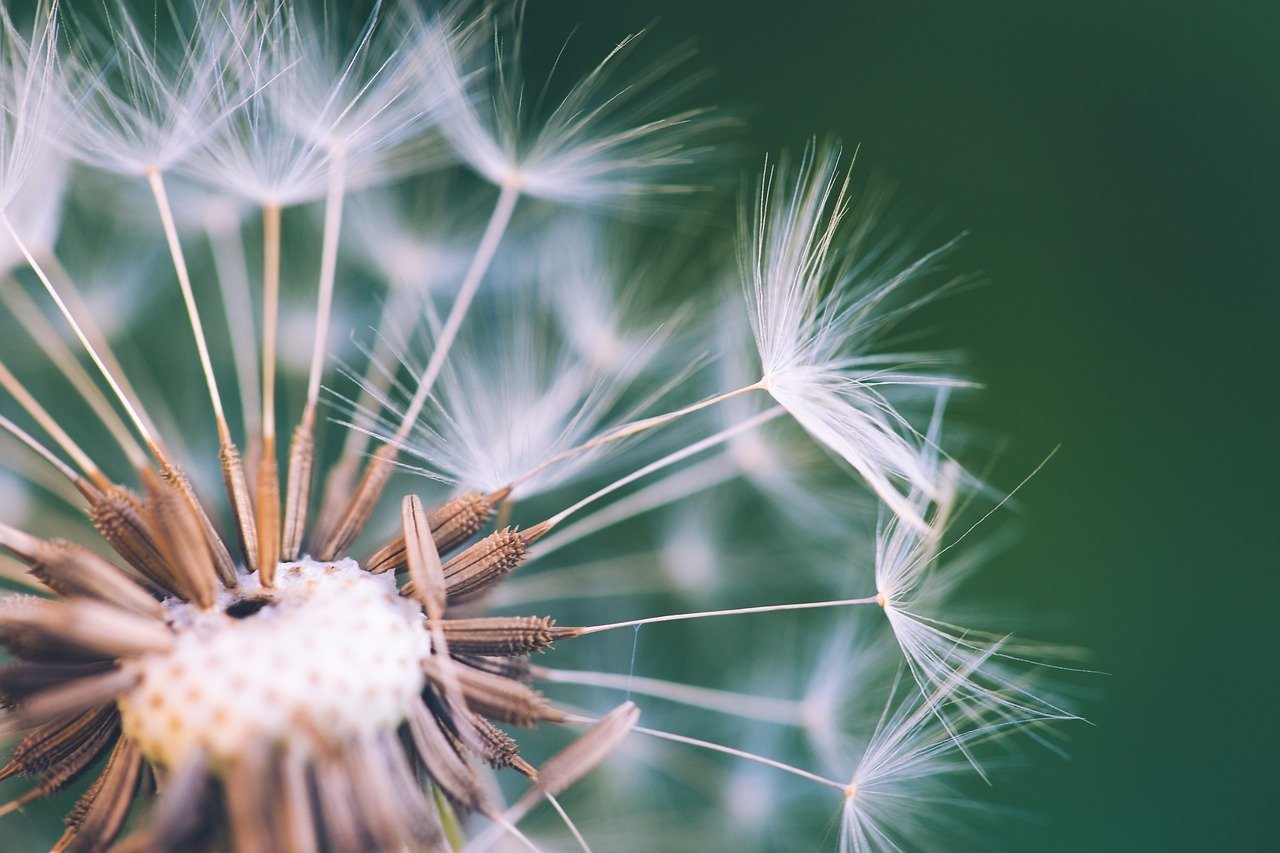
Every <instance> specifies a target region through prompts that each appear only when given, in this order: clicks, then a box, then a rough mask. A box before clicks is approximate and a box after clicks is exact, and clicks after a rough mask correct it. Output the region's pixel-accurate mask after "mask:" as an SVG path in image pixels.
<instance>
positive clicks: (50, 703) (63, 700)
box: [11, 669, 140, 728]
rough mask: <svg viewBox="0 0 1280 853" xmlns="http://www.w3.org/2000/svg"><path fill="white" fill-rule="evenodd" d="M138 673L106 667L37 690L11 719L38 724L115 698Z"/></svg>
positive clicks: (20, 723) (16, 722) (19, 724)
mask: <svg viewBox="0 0 1280 853" xmlns="http://www.w3.org/2000/svg"><path fill="white" fill-rule="evenodd" d="M139 680H140V676H139V675H138V674H137V673H136V672H131V671H129V670H125V669H114V670H108V671H107V672H104V673H102V674H101V675H91V676H89V677H87V678H81V679H78V680H76V681H72V682H69V683H67V684H64V685H62V686H60V687H54V688H51V689H49V690H46V691H44V692H43V693H39V694H37V695H36V696H34V697H32V698H31V699H30V700H28V701H27V702H24V703H23V705H22V708H21V709H20V710H19V712H18V713H17V714H15V715H14V716H13V717H12V718H11V719H12V722H13V724H14V726H15V728H23V727H27V726H34V725H39V724H41V723H45V722H48V721H50V720H56V719H59V718H61V717H66V716H70V715H72V714H79V713H82V712H84V711H87V710H89V709H90V708H96V707H98V706H99V705H103V704H106V703H108V702H112V701H114V700H115V698H116V697H117V696H119V695H120V694H121V693H124V692H125V691H126V690H129V689H131V688H133V687H134V686H136V685H137V683H138V681H139Z"/></svg>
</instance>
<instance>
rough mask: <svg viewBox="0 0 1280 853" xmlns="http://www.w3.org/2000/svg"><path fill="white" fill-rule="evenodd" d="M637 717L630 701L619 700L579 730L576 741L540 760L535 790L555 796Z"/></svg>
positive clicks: (624, 733)
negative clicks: (595, 721)
mask: <svg viewBox="0 0 1280 853" xmlns="http://www.w3.org/2000/svg"><path fill="white" fill-rule="evenodd" d="M639 719H640V709H639V708H637V707H636V705H635V703H634V702H623V703H622V704H621V705H619V706H618V707H616V708H614V709H613V710H612V711H610V712H609V713H608V714H606V715H605V716H604V717H602V718H601V719H600V721H599V722H597V723H596V724H595V725H593V726H592V727H591V728H589V729H587V730H586V731H585V732H583V733H582V734H581V735H580V736H579V737H578V738H577V739H576V740H574V741H573V742H572V743H570V744H569V745H568V746H566V747H565V748H564V749H562V750H560V751H559V752H557V753H556V754H555V755H553V756H551V758H549V759H547V761H546V762H545V763H543V765H542V767H541V769H540V770H539V771H538V781H537V783H536V785H537V787H538V789H539V790H541V791H543V792H544V793H546V794H547V795H550V796H556V795H557V794H559V793H560V792H561V791H563V790H564V789H565V788H568V787H569V786H570V785H572V784H574V783H575V782H577V781H578V780H579V779H581V778H582V777H583V776H586V775H587V774H588V773H590V772H591V771H592V770H594V769H595V768H596V767H598V766H599V765H600V763H601V762H602V761H604V760H605V759H606V758H608V757H609V754H610V753H612V752H613V751H614V749H616V748H617V746H618V744H619V743H621V742H622V739H623V738H625V737H626V736H627V735H628V734H630V733H631V730H632V729H633V728H635V725H636V721H637V720H639Z"/></svg>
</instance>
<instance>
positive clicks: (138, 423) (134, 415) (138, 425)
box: [0, 210, 156, 448]
mask: <svg viewBox="0 0 1280 853" xmlns="http://www.w3.org/2000/svg"><path fill="white" fill-rule="evenodd" d="M0 222H3V223H4V227H5V230H7V231H8V232H9V236H10V237H12V238H13V240H14V242H15V243H16V244H17V246H18V251H20V252H22V256H23V257H24V258H25V259H26V261H27V264H28V265H29V266H30V267H31V270H32V271H33V272H34V273H35V274H36V278H38V279H40V283H41V284H43V285H44V289H45V290H46V291H48V292H49V296H50V298H52V299H53V301H54V303H55V304H56V305H57V306H58V310H59V311H61V312H62V316H63V317H65V318H66V320H67V322H68V323H69V324H70V325H71V330H72V331H73V332H75V335H76V337H77V338H79V339H80V343H81V345H82V346H84V348H85V351H86V352H88V353H89V358H91V359H93V363H94V365H95V366H97V368H98V370H99V372H101V373H102V378H103V379H105V380H106V381H107V384H108V385H109V386H111V391H112V393H114V394H115V395H116V399H118V400H119V401H120V405H122V406H123V407H124V410H125V412H126V413H127V414H128V415H129V420H131V421H132V422H133V425H134V428H135V429H137V430H138V433H139V434H140V435H141V436H142V438H143V440H144V441H145V442H146V443H147V444H148V445H149V446H150V447H152V448H155V447H156V444H155V439H154V438H153V437H152V435H151V432H150V431H149V430H148V429H147V425H146V423H145V422H144V421H143V419H142V417H141V416H140V415H139V414H138V410H137V409H135V408H134V407H133V404H132V403H131V402H129V398H128V396H126V395H125V393H124V390H123V389H122V388H121V387H120V383H119V382H117V381H116V378H115V376H114V375H113V374H112V372H111V371H110V370H108V369H107V365H106V364H105V363H104V362H103V360H102V356H101V355H99V354H98V350H97V349H96V348H95V347H94V346H93V344H92V343H90V342H89V338H88V337H87V336H86V335H85V333H84V330H83V329H82V328H80V324H79V323H78V322H76V318H75V316H74V315H73V314H72V313H71V311H70V309H68V308H67V303H66V302H64V301H62V297H61V296H60V295H59V294H58V290H57V288H55V287H54V286H53V282H52V281H50V280H49V276H48V275H46V274H45V271H44V268H43V267H42V266H40V262H39V261H37V260H36V259H35V256H34V255H32V254H31V250H30V249H28V248H27V244H26V243H25V242H23V240H22V237H21V236H19V234H18V232H17V231H16V230H14V227H13V223H12V222H10V221H9V216H8V214H7V213H5V212H4V211H3V210H0Z"/></svg>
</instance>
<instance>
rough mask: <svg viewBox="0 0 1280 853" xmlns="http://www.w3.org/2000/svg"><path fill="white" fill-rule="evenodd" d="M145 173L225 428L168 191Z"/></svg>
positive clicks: (216, 413)
mask: <svg viewBox="0 0 1280 853" xmlns="http://www.w3.org/2000/svg"><path fill="white" fill-rule="evenodd" d="M146 174H147V183H148V184H150V186H151V194H152V195H153V196H154V197H155V202H156V209H157V210H158V211H159V212H160V222H161V224H162V225H163V226H164V236H165V239H166V240H167V241H168V242H169V255H170V257H172V258H173V268H174V270H175V271H176V272H177V273H178V286H179V287H181V288H182V301H183V303H184V304H185V305H186V308H187V319H188V321H190V323H191V333H192V334H193V335H194V336H195V339H196V352H197V353H198V354H199V356H200V369H201V370H202V371H203V372H204V381H205V384H206V385H207V386H208V388H209V402H210V403H212V404H213V414H214V416H215V417H216V418H217V419H218V425H219V430H220V431H225V429H226V422H227V416H226V414H224V412H223V410H222V395H220V394H219V393H218V381H217V380H216V379H215V378H214V375H213V362H212V360H211V359H210V358H209V344H208V342H207V341H206V340H205V337H204V325H203V324H202V323H201V322H200V310H199V309H198V308H197V307H196V295H195V292H194V291H193V290H192V289H191V273H190V271H189V270H188V269H187V259H186V256H185V255H184V254H183V253H182V241H181V240H179V239H178V226H177V224H176V223H175V222H174V221H173V210H172V209H171V208H170V207H169V193H168V191H167V190H166V189H165V186H164V176H163V175H162V174H161V173H160V172H159V171H157V170H156V169H150V168H149V169H147V172H146Z"/></svg>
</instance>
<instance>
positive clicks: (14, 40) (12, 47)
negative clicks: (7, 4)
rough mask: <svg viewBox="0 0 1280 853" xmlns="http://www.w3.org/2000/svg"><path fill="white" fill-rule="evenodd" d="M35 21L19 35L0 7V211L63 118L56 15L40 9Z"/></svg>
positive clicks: (18, 189)
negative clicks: (27, 31)
mask: <svg viewBox="0 0 1280 853" xmlns="http://www.w3.org/2000/svg"><path fill="white" fill-rule="evenodd" d="M35 20H36V23H34V24H33V25H32V26H31V30H30V35H29V37H24V36H23V34H22V32H21V31H20V30H19V28H18V26H17V25H16V24H15V23H14V22H13V20H12V19H11V18H10V17H9V12H8V9H7V8H4V7H0V212H5V211H7V209H8V207H9V205H10V204H11V203H12V202H13V201H14V199H15V197H16V196H17V195H18V193H19V192H21V191H22V188H23V186H24V184H25V183H26V181H27V180H28V178H29V177H30V175H31V173H32V172H33V171H34V169H35V166H36V165H37V163H39V162H40V161H41V159H42V158H43V157H45V155H46V154H47V153H48V151H49V149H50V148H51V147H52V146H53V143H54V140H55V139H56V138H57V136H58V134H59V133H60V132H61V131H62V130H63V126H62V125H63V122H64V121H65V116H66V110H67V104H66V102H65V98H64V90H63V87H62V86H61V85H59V73H60V72H59V63H58V53H57V51H58V44H57V42H58V25H57V19H56V18H55V17H54V16H53V15H52V14H47V13H45V12H44V11H43V10H42V11H39V12H37V13H36V16H35Z"/></svg>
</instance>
